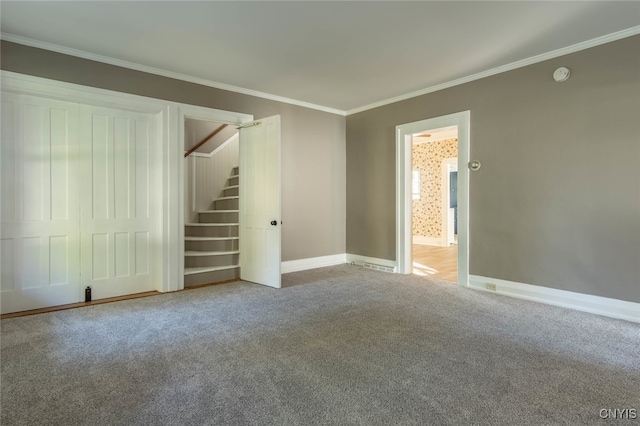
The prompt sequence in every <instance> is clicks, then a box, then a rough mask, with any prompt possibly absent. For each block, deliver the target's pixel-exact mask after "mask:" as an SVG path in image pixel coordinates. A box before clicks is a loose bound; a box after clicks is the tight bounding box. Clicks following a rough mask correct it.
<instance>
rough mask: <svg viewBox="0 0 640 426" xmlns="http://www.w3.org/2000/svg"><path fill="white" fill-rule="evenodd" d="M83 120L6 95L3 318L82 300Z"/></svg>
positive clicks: (61, 108)
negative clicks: (80, 131)
mask: <svg viewBox="0 0 640 426" xmlns="http://www.w3.org/2000/svg"><path fill="white" fill-rule="evenodd" d="M78 113H79V108H78V106H77V105H76V104H72V103H66V102H61V101H55V100H51V99H44V98H36V97H31V96H25V95H15V94H11V93H5V92H3V93H2V136H1V137H2V141H1V142H2V143H1V151H0V157H1V158H0V164H1V176H2V177H1V179H2V197H1V215H2V218H1V226H0V240H1V243H0V268H1V281H0V292H1V296H2V297H1V300H2V301H1V311H2V313H9V312H17V311H24V310H29V309H37V308H42V307H45V306H53V305H62V304H67V303H74V302H78V301H79V300H80V297H81V290H80V286H79V282H80V281H79V279H80V268H79V258H80V252H79V249H80V244H79V235H80V234H79V220H78V196H77V194H78V188H77V179H76V173H77V165H78V140H77V129H78Z"/></svg>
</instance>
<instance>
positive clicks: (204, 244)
mask: <svg viewBox="0 0 640 426" xmlns="http://www.w3.org/2000/svg"><path fill="white" fill-rule="evenodd" d="M238 246H239V244H238V240H212V241H185V242H184V250H185V251H233V250H238Z"/></svg>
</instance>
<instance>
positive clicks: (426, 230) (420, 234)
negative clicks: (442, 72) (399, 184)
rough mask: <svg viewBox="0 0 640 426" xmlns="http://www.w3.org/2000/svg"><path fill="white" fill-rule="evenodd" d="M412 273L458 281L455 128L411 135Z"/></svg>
mask: <svg viewBox="0 0 640 426" xmlns="http://www.w3.org/2000/svg"><path fill="white" fill-rule="evenodd" d="M411 158H412V182H411V184H412V188H411V189H412V209H411V223H412V225H411V229H412V266H413V269H412V273H413V274H416V275H420V276H428V277H433V278H436V279H441V280H445V281H451V282H457V281H458V244H457V243H458V232H457V210H458V208H457V207H458V204H457V203H458V201H457V200H458V197H457V194H458V184H457V182H458V179H457V175H458V126H447V127H441V128H437V129H425V130H424V131H421V132H418V133H415V134H413V135H411Z"/></svg>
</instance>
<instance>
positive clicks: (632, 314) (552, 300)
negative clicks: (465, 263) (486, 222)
mask: <svg viewBox="0 0 640 426" xmlns="http://www.w3.org/2000/svg"><path fill="white" fill-rule="evenodd" d="M492 285H493V286H495V289H493V288H491V286H492ZM469 287H470V288H472V289H475V290H482V291H487V292H490V293H497V294H502V295H505V296H511V297H516V298H519V299H526V300H532V301H534V302H540V303H546V304H548V305H555V306H561V307H563V308H569V309H575V310H577V311H583V312H589V313H592V314H597V315H603V316H606V317H611V318H617V319H623V320H627V321H632V322H637V323H640V303H634V302H627V301H625V300H618V299H610V298H607V297H601V296H593V295H590V294H583V293H574V292H572V291H566V290H557V289H554V288H549V287H541V286H537V285H531V284H523V283H518V282H513V281H507V280H501V279H497V278H487V277H482V276H479V275H469Z"/></svg>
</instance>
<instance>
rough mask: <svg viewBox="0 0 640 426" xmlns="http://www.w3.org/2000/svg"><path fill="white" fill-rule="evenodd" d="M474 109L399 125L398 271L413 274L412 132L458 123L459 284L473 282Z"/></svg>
mask: <svg viewBox="0 0 640 426" xmlns="http://www.w3.org/2000/svg"><path fill="white" fill-rule="evenodd" d="M470 123H471V120H470V112H469V111H463V112H458V113H454V114H449V115H445V116H441V117H435V118H431V119H427V120H422V121H416V122H413V123H407V124H402V125H399V126H396V262H397V266H398V273H400V274H410V273H411V272H412V270H413V265H412V247H411V240H412V238H411V237H412V232H411V210H412V209H411V204H412V201H411V170H412V168H411V135H413V134H415V133H419V132H423V131H426V130H429V129H437V128H440V127H448V126H457V127H458V284H459V285H462V286H465V287H466V286H468V285H469V169H468V168H467V164H468V162H469V148H470Z"/></svg>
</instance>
